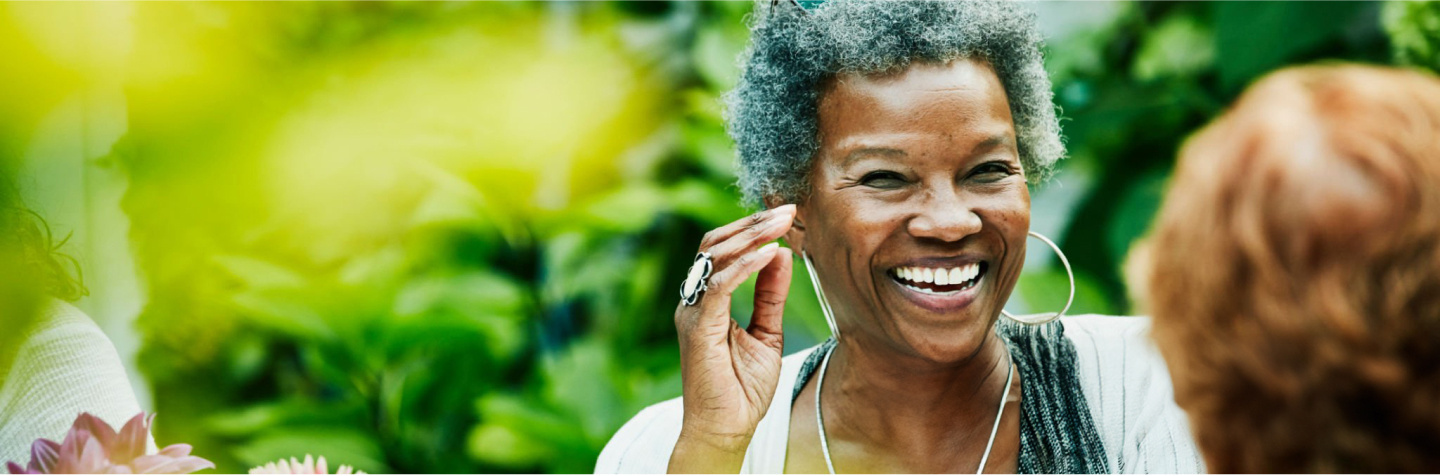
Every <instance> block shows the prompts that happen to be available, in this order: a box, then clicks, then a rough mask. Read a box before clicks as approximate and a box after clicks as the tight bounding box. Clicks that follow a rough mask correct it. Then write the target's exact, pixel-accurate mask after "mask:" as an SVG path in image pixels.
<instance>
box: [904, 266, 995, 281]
mask: <svg viewBox="0 0 1440 475" xmlns="http://www.w3.org/2000/svg"><path fill="white" fill-rule="evenodd" d="M894 273H895V276H896V277H898V278H900V279H901V280H908V281H911V282H924V283H934V284H935V285H956V284H961V283H967V282H969V281H971V280H974V279H975V276H977V275H980V264H979V263H974V264H967V265H964V266H960V267H952V268H949V269H936V268H928V267H897V268H895V271H894Z"/></svg>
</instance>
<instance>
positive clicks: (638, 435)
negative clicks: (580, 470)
mask: <svg viewBox="0 0 1440 475" xmlns="http://www.w3.org/2000/svg"><path fill="white" fill-rule="evenodd" d="M684 415H685V405H684V402H683V400H682V399H681V398H678V397H677V398H674V399H670V400H667V401H663V402H659V403H656V404H653V405H651V406H649V407H646V408H645V409H643V410H641V411H640V413H639V414H636V415H635V417H632V418H630V421H629V422H626V423H625V425H624V426H621V427H620V430H619V431H616V432H615V435H614V436H612V437H610V442H608V443H606V444H605V448H604V449H603V450H601V451H600V458H599V459H597V460H596V461H595V473H665V471H666V468H667V467H668V466H669V464H670V452H671V451H672V450H673V449H674V448H675V441H676V440H679V438H680V424H681V423H682V422H683V417H684Z"/></svg>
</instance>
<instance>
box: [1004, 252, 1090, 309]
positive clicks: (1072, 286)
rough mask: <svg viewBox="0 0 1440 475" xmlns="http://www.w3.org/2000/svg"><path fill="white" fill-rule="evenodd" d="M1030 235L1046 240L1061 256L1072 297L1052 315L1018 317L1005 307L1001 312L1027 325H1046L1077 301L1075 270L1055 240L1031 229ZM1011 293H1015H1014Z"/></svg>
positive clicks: (1056, 253)
mask: <svg viewBox="0 0 1440 475" xmlns="http://www.w3.org/2000/svg"><path fill="white" fill-rule="evenodd" d="M1030 235H1031V236H1034V237H1035V238H1036V239H1039V240H1041V241H1044V242H1045V244H1049V245H1050V249H1054V250H1055V255H1057V256H1060V263H1061V264H1064V265H1065V276H1066V277H1069V278H1070V298H1067V299H1065V308H1062V309H1060V311H1059V312H1055V313H1054V314H1050V315H1021V316H1018V317H1017V316H1015V315H1011V314H1010V312H1006V311H1005V310H1004V309H1001V310H1000V313H1002V314H1004V315H1005V316H1006V317H1009V318H1010V319H1011V320H1014V321H1017V322H1020V323H1024V324H1026V325H1044V324H1046V323H1050V322H1053V321H1055V320H1056V319H1059V318H1060V317H1063V316H1065V312H1068V311H1070V304H1071V303H1074V302H1075V272H1074V271H1072V270H1070V260H1069V259H1066V258H1065V253H1064V252H1060V246H1057V245H1055V242H1054V241H1051V240H1050V238H1047V237H1045V236H1043V235H1041V234H1040V233H1037V232H1035V231H1030ZM1011 295H1014V294H1013V293H1012V294H1011Z"/></svg>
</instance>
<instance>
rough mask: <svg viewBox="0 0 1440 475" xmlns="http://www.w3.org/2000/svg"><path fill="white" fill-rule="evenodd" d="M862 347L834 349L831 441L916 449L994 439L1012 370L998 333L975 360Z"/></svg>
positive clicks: (829, 390) (828, 392) (827, 389)
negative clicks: (931, 357) (942, 358)
mask: <svg viewBox="0 0 1440 475" xmlns="http://www.w3.org/2000/svg"><path fill="white" fill-rule="evenodd" d="M857 336H858V335H857ZM856 340H857V341H846V340H842V341H841V342H840V344H839V345H838V346H837V348H835V350H833V351H835V354H834V355H832V356H831V360H830V364H829V369H828V373H829V374H828V377H827V381H826V383H827V384H825V386H824V389H823V391H824V394H822V395H821V397H822V398H823V400H824V405H825V407H826V413H827V414H834V415H835V416H836V417H834V418H833V419H834V421H833V422H832V421H831V420H830V418H829V417H827V421H826V428H827V429H829V431H830V432H831V433H832V434H833V436H836V437H844V438H847V439H850V440H856V441H867V442H871V443H878V444H879V445H889V446H910V447H916V444H924V445H939V446H947V445H952V444H954V443H957V442H962V441H968V440H971V439H974V438H976V437H981V438H988V436H989V433H990V428H991V426H992V425H993V424H994V421H995V412H996V408H997V404H998V403H999V399H1000V397H1001V393H1002V392H1003V391H1004V389H1005V388H1004V386H1005V381H1006V376H1007V375H1008V373H1009V371H1011V367H1010V364H1009V360H1008V358H1007V355H1006V352H1007V350H1006V348H1005V344H1004V342H1003V341H1001V340H1000V338H999V337H998V336H996V334H995V333H994V331H993V329H992V330H991V331H990V332H987V334H986V336H985V339H984V340H983V341H982V342H981V345H980V348H979V349H978V350H977V351H976V352H975V353H974V354H973V355H972V356H971V357H969V358H966V359H964V360H961V361H957V362H945V363H940V362H935V361H930V360H927V359H924V358H920V357H917V356H914V355H909V354H902V353H899V352H896V351H893V350H892V349H890V348H888V347H887V346H885V345H880V344H867V343H871V342H866V341H864V339H863V337H862V338H857V339H856ZM832 427H833V429H832ZM982 443H983V441H982Z"/></svg>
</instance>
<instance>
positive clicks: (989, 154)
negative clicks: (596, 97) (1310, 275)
mask: <svg viewBox="0 0 1440 475" xmlns="http://www.w3.org/2000/svg"><path fill="white" fill-rule="evenodd" d="M758 10H759V11H758V12H757V16H756V19H755V20H754V21H755V23H754V24H753V25H752V37H751V41H752V45H751V49H750V51H749V53H748V56H747V58H746V61H745V64H744V68H745V69H744V73H743V75H742V78H741V81H740V83H739V85H738V86H737V87H736V89H735V91H733V92H732V93H731V94H730V95H729V96H728V100H729V108H730V111H729V116H728V120H729V126H730V133H731V135H732V137H733V138H734V139H735V142H736V145H737V150H738V151H739V165H740V166H739V168H740V177H741V178H740V187H741V189H742V190H743V191H744V192H745V194H746V196H747V199H749V200H750V201H751V202H753V203H757V204H760V203H763V204H764V205H765V206H766V207H767V208H768V209H767V210H765V211H761V212H759V213H756V214H755V215H752V216H750V217H748V218H745V219H742V220H740V221H737V222H734V223H731V224H729V225H726V226H724V227H721V228H718V229H715V230H714V231H711V232H710V233H708V234H707V235H706V237H705V239H704V240H703V241H702V242H701V243H700V249H699V250H700V254H699V255H698V257H697V258H696V266H698V267H697V269H699V271H697V272H692V273H690V277H691V278H690V279H687V282H686V283H685V285H684V286H683V290H682V296H683V297H684V300H683V301H682V303H681V305H680V306H679V307H678V308H677V309H676V313H675V324H676V327H677V330H678V332H679V336H680V356H681V364H682V368H683V385H684V397H683V398H680V399H676V400H672V401H667V402H663V403H660V404H657V405H655V406H652V407H650V408H648V409H646V410H645V411H642V412H641V413H640V414H639V415H637V416H636V417H635V418H634V419H632V420H631V421H630V423H628V424H627V425H626V426H625V427H623V428H622V429H620V431H619V432H618V433H617V434H616V435H615V436H614V438H613V439H612V440H611V441H610V443H609V445H608V446H607V447H606V449H605V451H604V452H603V453H602V454H601V456H600V459H599V461H598V463H597V466H596V471H597V472H659V471H663V470H667V469H668V470H669V471H671V472H736V471H740V472H762V473H778V472H782V471H783V472H801V473H823V472H826V471H829V472H831V473H835V472H928V473H948V472H969V471H972V470H973V471H977V472H1005V473H1010V472H1024V473H1079V472H1083V473H1094V472H1127V473H1134V472H1199V471H1201V470H1202V469H1203V467H1202V466H1201V464H1200V461H1199V457H1198V456H1197V455H1196V452H1195V447H1194V444H1193V442H1192V441H1191V439H1190V436H1189V429H1188V426H1187V425H1186V423H1185V419H1184V416H1183V414H1181V413H1180V411H1179V409H1178V408H1177V407H1176V406H1175V403H1174V401H1173V397H1172V395H1171V389H1170V383H1169V377H1168V375H1167V374H1166V373H1165V368H1164V365H1163V364H1162V363H1161V362H1160V361H1159V359H1158V357H1157V356H1156V355H1155V352H1154V349H1153V348H1152V347H1151V346H1150V345H1149V343H1148V342H1147V340H1146V339H1145V338H1146V333H1147V332H1148V322H1147V320H1145V319H1141V318H1118V317H1094V316H1090V317H1066V318H1058V317H1059V315H1060V313H1063V311H1062V312H1060V313H1056V314H1053V315H1050V316H1043V317H1040V318H1035V319H1031V318H1026V319H1024V320H1025V321H1027V322H1028V321H1034V320H1038V323H1037V324H1034V325H1031V324H1025V323H1021V322H1020V321H1017V320H1014V319H1007V318H1002V313H1003V312H1002V309H1003V308H1004V306H1005V302H1006V301H1007V300H1008V299H1009V297H1010V294H1011V292H1012V291H1013V290H1014V288H1015V283H1016V281H1017V279H1018V278H1019V275H1020V272H1021V267H1022V265H1023V263H1024V260H1025V259H1024V257H1025V249H1026V239H1027V235H1029V234H1030V230H1029V228H1030V190H1029V186H1030V185H1031V184H1033V183H1036V182H1038V181H1040V180H1041V178H1042V177H1044V176H1045V175H1046V173H1047V172H1048V170H1049V168H1050V166H1051V165H1052V164H1053V163H1054V162H1055V161H1056V160H1057V159H1059V158H1060V156H1061V155H1063V148H1062V147H1061V145H1060V137H1059V128H1058V122H1057V120H1056V117H1055V112H1054V105H1053V103H1052V101H1051V95H1050V92H1049V91H1050V84H1049V80H1048V79H1047V78H1046V76H1045V73H1044V70H1043V68H1042V66H1041V57H1040V51H1039V46H1040V44H1039V43H1040V40H1039V34H1038V32H1036V31H1035V26H1034V20H1033V17H1032V15H1031V14H1030V13H1029V12H1028V11H1025V10H1024V9H1023V8H1021V7H1020V6H1017V5H1015V4H1011V3H980V2H914V3H909V2H907V3H891V2H860V1H832V2H826V3H823V4H821V5H819V6H818V7H813V8H811V9H808V10H807V9H802V8H800V5H799V4H794V3H791V4H785V3H779V2H775V3H774V4H771V5H769V6H762V7H760V8H758ZM781 237H783V238H784V239H785V240H786V242H788V243H789V245H790V248H780V247H777V246H775V245H773V244H767V243H769V242H770V241H773V240H776V239H778V238H781ZM792 249H793V250H794V252H798V253H799V254H800V258H801V260H802V261H803V262H804V263H805V265H806V266H807V267H809V268H810V270H811V272H810V274H811V277H812V278H813V279H814V282H813V283H814V285H815V288H816V292H817V294H818V295H819V297H820V302H821V306H822V310H823V311H824V313H825V314H826V317H827V320H828V321H829V323H830V325H831V330H832V331H833V332H834V335H835V336H834V337H833V338H831V339H830V340H829V341H827V342H825V343H823V344H821V345H819V346H818V347H816V348H811V349H807V350H805V351H801V352H799V353H796V354H793V355H790V356H788V357H783V358H782V349H783V340H784V338H783V337H784V334H783V331H782V318H783V313H784V305H785V300H786V297H787V291H788V288H789V282H790V277H791V276H790V274H791V269H792V267H793V264H792V256H793V254H792ZM756 273H758V274H759V276H758V279H757V280H756V283H755V298H754V300H755V302H756V304H755V309H754V314H753V315H752V317H751V319H750V325H749V327H748V328H741V327H740V326H739V324H738V323H737V322H736V321H735V320H734V319H733V318H731V315H730V311H731V294H732V293H733V292H735V290H736V289H737V288H738V287H739V285H740V283H741V282H743V281H744V280H745V279H746V278H748V277H749V276H751V275H753V274H756ZM827 376H828V378H829V380H830V384H829V385H826V384H825V381H826V378H827Z"/></svg>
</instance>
